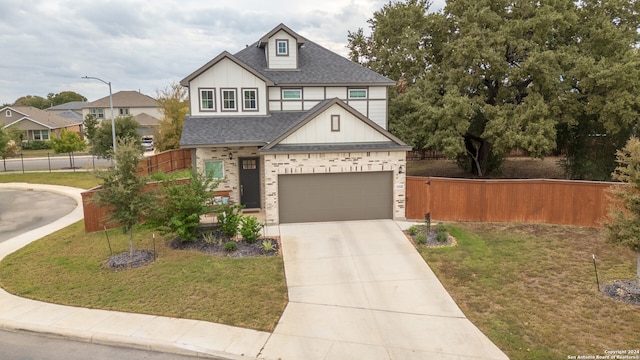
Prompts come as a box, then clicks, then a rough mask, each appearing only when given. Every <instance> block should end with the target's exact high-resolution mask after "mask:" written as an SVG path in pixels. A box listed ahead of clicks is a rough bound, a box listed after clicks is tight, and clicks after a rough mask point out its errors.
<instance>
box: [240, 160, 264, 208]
mask: <svg viewBox="0 0 640 360" xmlns="http://www.w3.org/2000/svg"><path fill="white" fill-rule="evenodd" d="M238 160H239V161H240V204H241V205H244V206H245V208H247V209H259V208H260V166H259V165H260V158H257V157H255V158H253V157H252V158H239V159H238Z"/></svg>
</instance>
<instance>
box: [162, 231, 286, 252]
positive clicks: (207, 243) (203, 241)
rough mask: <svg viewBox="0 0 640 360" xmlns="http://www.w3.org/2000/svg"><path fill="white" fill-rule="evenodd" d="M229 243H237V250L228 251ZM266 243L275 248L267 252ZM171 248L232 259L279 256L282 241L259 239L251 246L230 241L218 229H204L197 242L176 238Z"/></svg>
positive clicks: (273, 238)
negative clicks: (226, 245) (226, 246)
mask: <svg viewBox="0 0 640 360" xmlns="http://www.w3.org/2000/svg"><path fill="white" fill-rule="evenodd" d="M207 235H208V236H207ZM229 241H235V242H236V245H237V249H236V250H234V251H227V250H226V249H225V248H224V244H226V243H227V242H229ZM264 241H267V242H271V244H272V245H273V248H272V249H271V250H269V251H265V250H264V245H263V242H264ZM170 246H171V248H173V249H178V250H194V251H200V252H203V253H205V254H210V255H214V256H223V257H232V258H246V257H258V256H277V255H279V254H280V239H279V238H278V237H274V236H271V237H267V238H259V239H257V240H256V241H255V242H254V243H253V244H249V243H248V242H246V241H244V240H237V239H233V240H232V239H229V238H228V237H226V236H224V235H223V234H222V233H221V232H220V231H219V230H218V229H217V228H216V227H209V228H202V229H201V235H200V236H199V237H198V239H197V240H195V241H181V239H180V238H174V239H173V240H171V242H170Z"/></svg>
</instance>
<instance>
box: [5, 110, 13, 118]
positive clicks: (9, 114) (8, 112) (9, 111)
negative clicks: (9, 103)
mask: <svg viewBox="0 0 640 360" xmlns="http://www.w3.org/2000/svg"><path fill="white" fill-rule="evenodd" d="M4 116H6V117H12V116H13V114H11V110H9V109H7V111H6V112H5V113H4Z"/></svg>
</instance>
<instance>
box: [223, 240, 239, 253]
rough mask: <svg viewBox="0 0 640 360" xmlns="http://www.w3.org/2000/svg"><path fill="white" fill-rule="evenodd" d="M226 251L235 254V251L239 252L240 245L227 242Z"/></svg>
mask: <svg viewBox="0 0 640 360" xmlns="http://www.w3.org/2000/svg"><path fill="white" fill-rule="evenodd" d="M224 249H225V250H226V251H227V252H233V251H236V250H238V244H236V242H235V241H227V242H226V243H225V244H224Z"/></svg>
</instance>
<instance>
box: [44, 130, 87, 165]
mask: <svg viewBox="0 0 640 360" xmlns="http://www.w3.org/2000/svg"><path fill="white" fill-rule="evenodd" d="M49 145H50V146H51V149H53V151H55V152H56V153H58V154H60V153H69V167H71V168H73V167H74V166H73V158H72V156H71V154H72V153H73V152H76V151H82V150H84V149H86V148H87V143H86V142H84V141H83V140H82V139H81V138H80V135H79V134H78V133H76V132H74V131H69V130H66V129H62V131H60V135H57V136H56V135H54V136H52V137H51V140H49Z"/></svg>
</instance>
